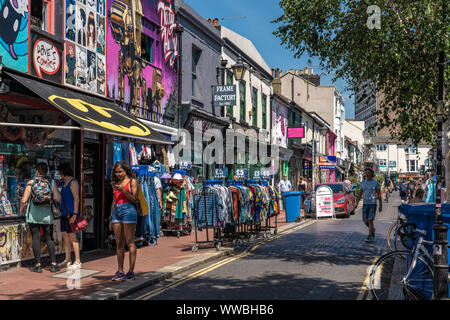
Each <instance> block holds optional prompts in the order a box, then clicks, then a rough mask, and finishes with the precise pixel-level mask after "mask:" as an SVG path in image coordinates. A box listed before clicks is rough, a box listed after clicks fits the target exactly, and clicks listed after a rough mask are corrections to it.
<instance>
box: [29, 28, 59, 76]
mask: <svg viewBox="0 0 450 320" xmlns="http://www.w3.org/2000/svg"><path fill="white" fill-rule="evenodd" d="M30 48H31V52H30V53H31V55H32V57H31V59H30V60H31V61H30V73H31V74H32V75H35V76H38V77H39V78H41V79H45V80H50V81H53V82H57V83H62V74H63V72H62V70H63V66H62V61H63V60H62V59H63V47H62V45H61V44H59V43H56V42H53V41H51V40H50V39H48V38H45V37H43V36H41V35H40V34H37V33H34V32H31V47H30Z"/></svg>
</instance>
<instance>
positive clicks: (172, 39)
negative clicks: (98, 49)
mask: <svg viewBox="0 0 450 320" xmlns="http://www.w3.org/2000/svg"><path fill="white" fill-rule="evenodd" d="M106 4H107V14H106V15H107V17H108V21H107V23H106V29H107V39H108V41H107V48H106V62H107V83H108V84H107V86H108V87H107V94H108V97H109V98H111V99H114V100H117V101H121V102H122V103H123V104H124V105H128V104H131V110H130V111H131V113H132V114H134V115H136V116H138V117H141V118H144V119H148V120H151V121H154V122H157V123H162V124H165V125H169V126H175V123H174V120H169V118H170V117H168V116H167V115H168V114H171V113H173V112H174V110H175V109H176V96H177V90H178V88H177V73H176V70H175V60H176V58H177V57H178V51H177V50H178V46H177V45H176V44H177V34H176V33H175V32H171V30H172V31H173V30H174V28H173V27H174V26H175V25H176V22H175V20H174V18H175V13H174V6H173V2H172V1H168V0H167V1H166V0H165V1H163V0H160V1H158V0H111V1H107V3H106ZM130 12H131V15H132V16H133V17H138V18H137V19H129V18H127V17H128V14H129V13H130ZM141 16H144V17H145V19H140V18H139V17H141ZM141 20H143V21H141ZM155 25H156V26H157V27H156V28H155V27H154V26H155ZM124 30H126V31H127V32H125V33H124ZM140 30H141V31H140ZM167 44H168V45H167ZM171 44H173V46H171ZM142 45H145V47H146V48H149V47H151V49H148V51H149V52H151V54H152V57H151V59H147V60H149V61H151V62H149V61H146V60H144V59H142V58H141V46H142ZM166 120H167V121H166Z"/></svg>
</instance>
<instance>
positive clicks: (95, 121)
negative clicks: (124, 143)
mask: <svg viewBox="0 0 450 320" xmlns="http://www.w3.org/2000/svg"><path fill="white" fill-rule="evenodd" d="M5 73H6V74H7V75H8V76H10V77H11V78H13V79H14V80H16V81H18V82H19V83H20V84H22V85H23V86H25V87H26V88H28V89H30V90H31V91H33V92H34V93H36V94H37V95H38V96H40V97H41V98H43V99H44V100H46V101H48V102H49V103H50V104H52V105H53V106H55V107H56V108H58V109H59V110H61V111H62V112H63V113H64V114H66V115H67V116H68V117H70V118H71V119H72V120H74V121H75V122H77V123H79V124H80V125H81V127H82V129H83V130H87V131H93V132H99V133H105V134H111V135H116V136H121V137H127V138H132V139H138V140H144V141H148V142H151V143H160V144H173V142H171V141H170V140H168V139H166V138H165V137H164V136H162V135H161V134H160V133H158V132H156V131H154V130H153V129H150V128H149V127H148V126H146V125H145V124H144V123H142V122H141V121H139V120H138V119H137V118H136V117H135V116H133V115H131V114H129V113H127V112H126V111H125V110H122V109H121V108H120V107H119V106H117V105H116V104H114V103H113V102H112V101H110V100H107V99H102V98H100V97H98V98H97V97H94V96H91V95H88V94H84V93H81V92H77V91H74V90H70V89H68V88H65V87H59V86H56V85H51V84H48V83H46V82H43V81H37V80H33V79H31V78H30V77H26V76H20V75H18V74H15V73H12V72H6V71H5Z"/></svg>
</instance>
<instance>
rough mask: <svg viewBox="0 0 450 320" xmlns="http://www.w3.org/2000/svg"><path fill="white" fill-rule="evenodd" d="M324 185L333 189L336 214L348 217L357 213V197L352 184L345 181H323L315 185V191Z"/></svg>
mask: <svg viewBox="0 0 450 320" xmlns="http://www.w3.org/2000/svg"><path fill="white" fill-rule="evenodd" d="M324 185H325V186H328V187H330V188H331V190H332V191H333V200H334V213H335V215H336V216H339V215H343V216H345V217H346V218H348V217H350V215H351V214H354V213H355V205H356V199H355V194H354V192H353V190H352V188H351V186H349V185H348V184H347V183H345V182H333V183H321V184H317V185H316V186H315V187H314V191H316V190H317V188H318V187H320V186H324ZM314 202H315V201H314ZM314 211H315V208H314Z"/></svg>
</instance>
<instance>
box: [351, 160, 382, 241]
mask: <svg viewBox="0 0 450 320" xmlns="http://www.w3.org/2000/svg"><path fill="white" fill-rule="evenodd" d="M364 174H365V177H366V178H365V179H364V180H363V181H362V182H361V186H360V190H359V194H358V199H357V201H356V207H358V205H359V201H361V198H363V208H362V218H363V221H364V223H365V224H366V226H367V227H368V228H369V235H368V236H367V238H366V242H373V238H374V237H375V228H374V227H373V221H374V220H375V214H376V212H377V199H378V203H379V209H378V210H379V211H380V212H381V211H382V210H383V207H382V201H381V195H380V184H379V183H378V181H376V180H374V179H373V177H374V176H375V173H374V171H373V169H372V168H366V169H365V170H364Z"/></svg>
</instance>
